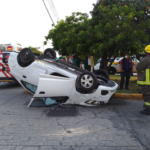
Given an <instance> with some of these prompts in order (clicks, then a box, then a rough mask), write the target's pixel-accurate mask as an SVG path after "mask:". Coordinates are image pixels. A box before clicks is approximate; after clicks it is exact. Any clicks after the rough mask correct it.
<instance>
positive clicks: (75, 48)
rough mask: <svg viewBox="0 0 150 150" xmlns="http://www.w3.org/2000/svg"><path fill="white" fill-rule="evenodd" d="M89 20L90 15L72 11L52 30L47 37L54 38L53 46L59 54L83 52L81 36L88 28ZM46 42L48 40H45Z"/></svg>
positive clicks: (80, 53)
mask: <svg viewBox="0 0 150 150" xmlns="http://www.w3.org/2000/svg"><path fill="white" fill-rule="evenodd" d="M85 22H88V15H87V14H85V13H80V12H77V13H75V12H74V13H72V15H71V16H69V17H66V19H65V20H61V21H59V22H58V24H57V25H56V26H55V28H54V29H52V30H50V31H49V33H48V35H47V36H46V37H45V39H46V40H47V41H48V40H49V39H51V40H52V45H53V48H54V49H56V50H57V51H58V52H59V54H62V53H64V54H66V55H68V56H69V55H72V54H76V55H82V54H83V52H82V51H81V50H80V48H79V44H80V41H79V38H78V37H79V36H80V35H81V34H82V32H83V31H85V30H86V27H87V25H86V26H85V24H84V23H85ZM45 44H46V42H45Z"/></svg>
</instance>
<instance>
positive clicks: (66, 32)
mask: <svg viewBox="0 0 150 150" xmlns="http://www.w3.org/2000/svg"><path fill="white" fill-rule="evenodd" d="M101 2H102V1H101ZM101 2H98V3H97V4H96V5H95V7H94V10H93V12H92V13H93V17H92V18H91V19H89V18H88V16H87V14H83V13H79V12H78V13H72V15H71V16H69V17H66V19H65V20H61V21H60V22H58V24H57V25H56V27H55V28H54V29H52V30H50V31H49V33H48V35H47V36H46V37H45V38H46V40H49V39H51V40H52V44H53V47H54V49H56V50H58V51H59V53H60V54H62V53H65V54H66V55H72V54H77V55H80V56H82V57H83V56H90V54H94V55H95V56H96V57H97V58H100V57H102V60H103V63H104V68H105V69H107V70H109V68H110V66H111V63H110V65H109V67H107V60H108V59H109V58H110V57H114V59H115V57H117V56H119V55H123V54H124V53H130V54H131V55H132V54H136V53H138V52H139V51H141V50H143V48H144V47H145V43H146V41H148V38H149V37H148V35H147V34H145V31H146V30H147V29H148V28H149V27H150V19H148V18H146V19H142V18H143V17H145V13H144V11H137V9H135V5H134V4H130V5H124V4H122V5H123V6H122V5H118V4H117V5H116V4H114V3H113V2H112V5H108V4H107V5H105V2H106V3H107V1H103V5H102V3H101ZM108 2H110V0H108ZM118 2H119V1H118ZM146 16H147V15H146ZM137 18H139V19H137ZM140 18H141V19H140Z"/></svg>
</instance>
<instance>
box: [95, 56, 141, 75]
mask: <svg viewBox="0 0 150 150" xmlns="http://www.w3.org/2000/svg"><path fill="white" fill-rule="evenodd" d="M122 59H123V57H117V58H116V59H115V60H114V62H113V63H112V65H111V67H110V69H109V74H115V73H120V72H121V70H120V61H121V60H122ZM131 59H132V60H133V62H134V68H133V72H134V73H135V72H137V71H136V68H135V65H136V64H137V63H139V60H138V59H137V58H136V57H135V56H131ZM111 61H113V58H111V59H109V60H108V65H109V64H110V62H111ZM100 62H101V59H99V60H98V61H97V64H96V65H95V66H94V69H95V70H98V69H99V68H100Z"/></svg>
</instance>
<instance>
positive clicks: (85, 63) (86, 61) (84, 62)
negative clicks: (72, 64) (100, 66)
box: [83, 57, 88, 70]
mask: <svg viewBox="0 0 150 150" xmlns="http://www.w3.org/2000/svg"><path fill="white" fill-rule="evenodd" d="M83 64H84V69H85V70H87V69H88V57H85V60H83Z"/></svg>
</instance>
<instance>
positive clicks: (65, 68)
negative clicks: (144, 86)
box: [3, 48, 118, 106]
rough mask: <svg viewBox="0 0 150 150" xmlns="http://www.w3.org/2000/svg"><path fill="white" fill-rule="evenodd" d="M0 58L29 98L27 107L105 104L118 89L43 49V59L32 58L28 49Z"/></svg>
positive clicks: (103, 78)
mask: <svg viewBox="0 0 150 150" xmlns="http://www.w3.org/2000/svg"><path fill="white" fill-rule="evenodd" d="M5 53H7V54H5ZM5 55H9V57H7V58H8V59H5ZM3 56H4V59H3V63H8V64H7V65H8V66H9V68H10V69H9V70H10V72H9V73H11V74H12V75H13V76H14V78H15V79H16V80H17V81H18V82H19V83H20V84H21V85H22V86H23V87H24V88H25V89H26V90H28V91H29V92H30V93H31V94H33V98H32V99H31V101H30V103H29V105H28V106H31V104H32V102H34V101H36V100H37V99H38V100H39V99H40V100H41V101H43V103H45V105H58V104H61V103H63V104H79V105H86V106H93V105H100V104H102V103H103V104H105V103H108V102H109V100H110V98H111V97H112V96H113V95H114V94H115V92H116V89H117V87H118V85H117V83H115V82H114V81H111V80H109V79H108V77H107V76H106V78H105V77H104V76H101V75H95V74H93V73H91V72H89V71H86V70H84V69H81V68H79V67H76V66H74V65H72V64H68V63H66V62H63V61H61V60H58V59H56V53H55V51H54V50H53V49H46V50H45V52H44V56H43V57H41V56H35V55H34V54H33V52H32V50H30V49H28V48H24V49H23V50H22V51H21V52H20V53H17V52H10V53H9V54H8V52H3ZM5 60H6V61H5ZM7 61H8V62H7ZM4 70H6V72H7V71H8V68H7V67H6V68H5V67H4ZM101 73H103V71H102V72H101Z"/></svg>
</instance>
